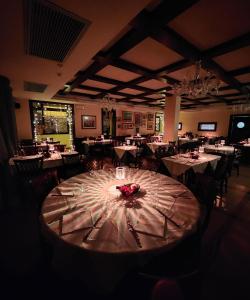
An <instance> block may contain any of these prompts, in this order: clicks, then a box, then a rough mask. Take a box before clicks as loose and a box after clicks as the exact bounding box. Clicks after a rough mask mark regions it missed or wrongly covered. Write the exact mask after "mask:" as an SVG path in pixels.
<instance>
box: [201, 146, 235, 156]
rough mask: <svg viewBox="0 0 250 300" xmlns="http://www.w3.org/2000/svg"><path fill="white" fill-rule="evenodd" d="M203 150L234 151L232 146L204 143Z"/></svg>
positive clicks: (224, 152) (223, 152)
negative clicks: (216, 145)
mask: <svg viewBox="0 0 250 300" xmlns="http://www.w3.org/2000/svg"><path fill="white" fill-rule="evenodd" d="M204 150H205V152H214V153H222V154H232V153H234V147H232V146H220V147H215V145H206V146H204Z"/></svg>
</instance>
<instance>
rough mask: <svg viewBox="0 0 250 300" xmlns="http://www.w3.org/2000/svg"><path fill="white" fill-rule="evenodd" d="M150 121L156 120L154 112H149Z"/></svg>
mask: <svg viewBox="0 0 250 300" xmlns="http://www.w3.org/2000/svg"><path fill="white" fill-rule="evenodd" d="M148 121H154V114H152V113H148Z"/></svg>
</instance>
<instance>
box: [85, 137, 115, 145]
mask: <svg viewBox="0 0 250 300" xmlns="http://www.w3.org/2000/svg"><path fill="white" fill-rule="evenodd" d="M112 142H113V140H111V139H104V140H99V141H96V140H88V141H82V144H87V145H88V146H90V145H95V144H103V145H109V144H112Z"/></svg>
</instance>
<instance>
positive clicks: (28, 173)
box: [14, 157, 58, 211]
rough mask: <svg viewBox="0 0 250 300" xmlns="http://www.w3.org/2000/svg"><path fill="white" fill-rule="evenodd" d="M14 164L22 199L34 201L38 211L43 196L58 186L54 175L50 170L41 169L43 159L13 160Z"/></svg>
mask: <svg viewBox="0 0 250 300" xmlns="http://www.w3.org/2000/svg"><path fill="white" fill-rule="evenodd" d="M14 164H15V167H16V176H17V181H18V183H19V189H20V192H21V195H22V197H23V199H24V200H25V201H26V200H27V201H33V202H34V199H35V204H36V205H37V208H38V211H40V207H41V204H42V201H43V200H44V198H45V196H46V195H47V194H48V193H49V191H50V190H51V189H52V188H54V187H55V186H56V185H57V184H58V181H57V176H56V174H55V173H54V172H53V171H52V170H44V169H43V157H36V158H29V159H14ZM27 201H26V202H27Z"/></svg>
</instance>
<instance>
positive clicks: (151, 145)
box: [147, 142, 169, 153]
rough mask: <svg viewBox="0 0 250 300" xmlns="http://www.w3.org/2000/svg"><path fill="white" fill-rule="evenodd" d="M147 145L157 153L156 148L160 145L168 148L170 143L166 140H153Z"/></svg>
mask: <svg viewBox="0 0 250 300" xmlns="http://www.w3.org/2000/svg"><path fill="white" fill-rule="evenodd" d="M147 146H148V147H149V149H150V150H151V151H152V152H153V153H155V150H156V149H158V148H159V147H166V148H168V146H169V144H168V143H164V142H153V143H147Z"/></svg>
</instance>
